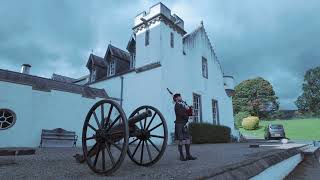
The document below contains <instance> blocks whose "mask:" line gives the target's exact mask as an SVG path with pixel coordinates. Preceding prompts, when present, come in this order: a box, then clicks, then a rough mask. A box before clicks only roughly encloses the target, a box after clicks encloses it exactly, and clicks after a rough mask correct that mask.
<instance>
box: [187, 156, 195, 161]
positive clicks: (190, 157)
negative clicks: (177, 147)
mask: <svg viewBox="0 0 320 180" xmlns="http://www.w3.org/2000/svg"><path fill="white" fill-rule="evenodd" d="M186 159H187V160H196V159H197V158H196V157H192V156H187V158H186Z"/></svg>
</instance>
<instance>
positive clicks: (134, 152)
mask: <svg viewBox="0 0 320 180" xmlns="http://www.w3.org/2000/svg"><path fill="white" fill-rule="evenodd" d="M140 144H141V140H140V141H139V143H138V145H137V147H136V149H135V150H134V151H133V154H132V157H133V156H134V155H135V154H136V152H137V150H138V148H139V146H140Z"/></svg>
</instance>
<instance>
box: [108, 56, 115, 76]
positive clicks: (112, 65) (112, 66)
mask: <svg viewBox="0 0 320 180" xmlns="http://www.w3.org/2000/svg"><path fill="white" fill-rule="evenodd" d="M115 73H116V62H115V61H114V60H111V61H110V64H109V76H112V75H115Z"/></svg>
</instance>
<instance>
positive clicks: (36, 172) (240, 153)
mask: <svg viewBox="0 0 320 180" xmlns="http://www.w3.org/2000/svg"><path fill="white" fill-rule="evenodd" d="M248 146H249V144H246V143H229V144H204V145H192V152H193V155H194V156H196V157H198V159H197V160H195V161H186V162H182V161H180V160H179V159H178V153H177V150H176V146H172V145H169V146H168V147H167V149H166V152H165V154H164V155H163V157H162V159H161V160H160V161H159V162H158V163H157V164H155V165H153V166H151V167H141V166H137V165H135V164H134V163H133V162H131V160H130V158H128V157H126V158H125V160H124V162H123V163H122V165H121V167H120V168H119V169H118V170H117V172H116V173H114V174H113V175H112V176H108V177H107V179H195V178H197V177H200V176H201V175H202V174H205V173H208V172H210V171H212V170H213V169H215V168H218V167H221V166H224V165H228V164H232V163H235V162H239V161H242V160H244V159H248V158H250V157H255V156H257V155H258V154H260V153H262V154H263V153H264V152H265V151H270V150H272V149H274V146H272V145H270V146H264V147H260V148H248ZM75 153H81V149H80V148H43V149H37V151H36V155H31V156H18V157H16V158H15V163H14V164H12V163H6V162H8V161H10V160H13V159H14V158H13V157H0V179H59V180H60V179H106V177H105V176H101V175H97V174H95V173H93V172H92V171H91V170H90V169H89V168H88V166H87V165H86V164H79V163H77V162H76V161H75V159H74V158H73V157H72V156H73V155H74V154H75Z"/></svg>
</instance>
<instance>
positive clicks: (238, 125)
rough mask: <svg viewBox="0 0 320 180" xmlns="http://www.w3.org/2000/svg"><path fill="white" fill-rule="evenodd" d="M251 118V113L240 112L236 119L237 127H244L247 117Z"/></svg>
mask: <svg viewBox="0 0 320 180" xmlns="http://www.w3.org/2000/svg"><path fill="white" fill-rule="evenodd" d="M249 116H251V114H250V113H249V112H246V111H242V112H238V113H237V114H236V115H235V117H234V118H235V124H236V127H237V128H240V127H242V120H243V119H244V118H246V117H249Z"/></svg>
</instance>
